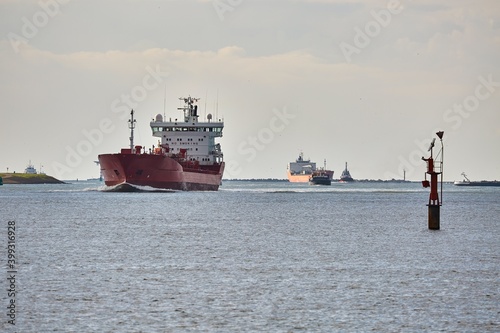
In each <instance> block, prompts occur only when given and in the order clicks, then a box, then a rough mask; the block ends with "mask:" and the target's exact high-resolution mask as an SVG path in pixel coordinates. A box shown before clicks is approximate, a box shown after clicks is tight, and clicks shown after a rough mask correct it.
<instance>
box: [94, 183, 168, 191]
mask: <svg viewBox="0 0 500 333" xmlns="http://www.w3.org/2000/svg"><path fill="white" fill-rule="evenodd" d="M99 191H102V192H165V193H170V192H175V191H174V190H168V189H159V188H155V187H151V186H141V185H135V184H129V183H121V184H118V185H113V186H107V185H104V186H101V187H100V188H99Z"/></svg>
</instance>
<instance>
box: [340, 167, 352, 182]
mask: <svg viewBox="0 0 500 333" xmlns="http://www.w3.org/2000/svg"><path fill="white" fill-rule="evenodd" d="M340 181H341V182H353V181H354V179H353V178H352V177H351V173H350V172H349V170H347V162H345V169H344V171H342V175H340Z"/></svg>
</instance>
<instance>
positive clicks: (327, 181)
mask: <svg viewBox="0 0 500 333" xmlns="http://www.w3.org/2000/svg"><path fill="white" fill-rule="evenodd" d="M309 184H311V185H332V179H331V178H330V177H327V176H316V177H311V179H310V180H309Z"/></svg>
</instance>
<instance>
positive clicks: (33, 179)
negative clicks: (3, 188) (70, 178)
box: [0, 173, 65, 184]
mask: <svg viewBox="0 0 500 333" xmlns="http://www.w3.org/2000/svg"><path fill="white" fill-rule="evenodd" d="M0 177H1V178H3V183H4V184H65V183H64V182H63V181H60V180H59V179H56V178H54V177H52V176H47V175H46V174H40V173H37V174H30V173H0Z"/></svg>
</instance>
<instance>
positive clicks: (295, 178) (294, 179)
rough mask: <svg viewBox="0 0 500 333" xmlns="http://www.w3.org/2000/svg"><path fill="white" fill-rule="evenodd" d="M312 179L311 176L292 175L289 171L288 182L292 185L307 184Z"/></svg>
mask: <svg viewBox="0 0 500 333" xmlns="http://www.w3.org/2000/svg"><path fill="white" fill-rule="evenodd" d="M310 177H311V174H299V175H292V174H291V173H290V171H288V181H289V182H290V183H307V182H309V178H310Z"/></svg>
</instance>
